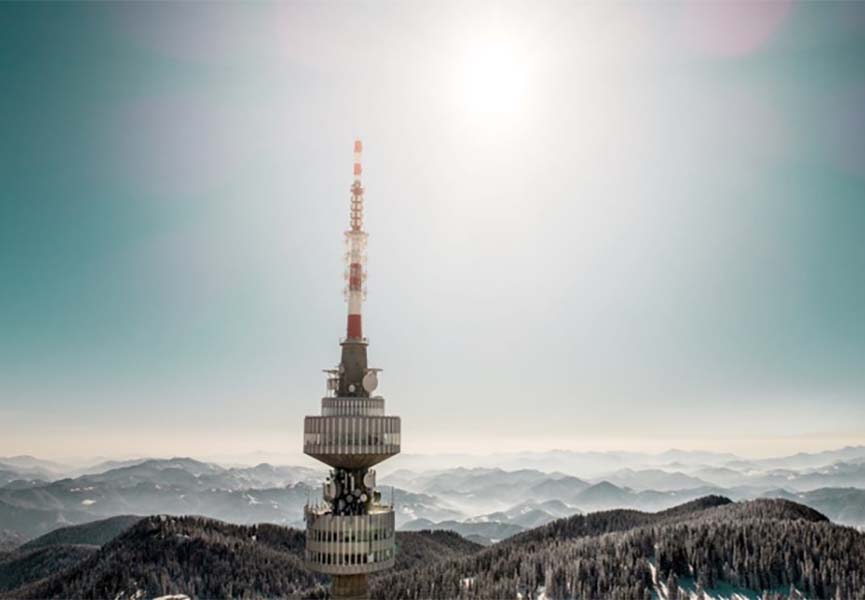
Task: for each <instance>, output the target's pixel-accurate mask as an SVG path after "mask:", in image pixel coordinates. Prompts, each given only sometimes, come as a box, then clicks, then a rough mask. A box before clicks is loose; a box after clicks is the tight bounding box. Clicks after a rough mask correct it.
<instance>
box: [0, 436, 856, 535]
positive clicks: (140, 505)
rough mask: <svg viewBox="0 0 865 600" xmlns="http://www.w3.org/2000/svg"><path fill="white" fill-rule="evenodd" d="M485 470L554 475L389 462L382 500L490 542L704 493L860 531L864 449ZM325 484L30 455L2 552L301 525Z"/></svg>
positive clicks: (12, 465)
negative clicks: (122, 518) (49, 542)
mask: <svg viewBox="0 0 865 600" xmlns="http://www.w3.org/2000/svg"><path fill="white" fill-rule="evenodd" d="M450 458H453V457H450ZM487 459H488V460H490V461H491V460H493V459H494V460H498V461H499V462H500V463H501V464H502V465H504V466H519V465H522V464H532V465H536V466H541V465H543V464H544V461H546V464H547V465H548V466H546V467H543V468H515V469H507V468H502V467H479V466H475V467H471V468H466V467H459V468H448V469H439V470H436V469H420V468H419V467H423V466H424V465H431V463H430V460H431V459H429V458H422V457H412V456H408V457H405V460H400V459H395V460H394V462H396V463H398V464H399V465H400V467H399V468H398V469H397V470H395V471H391V472H390V473H386V474H384V476H382V477H380V481H381V483H382V486H381V487H382V491H383V495H384V497H385V499H388V500H389V499H390V497H391V493H392V495H393V499H394V502H395V505H396V511H397V525H398V527H399V528H400V529H402V530H405V531H418V530H424V529H442V530H451V531H456V532H457V533H459V534H460V535H462V536H464V537H466V538H468V539H470V540H472V541H475V542H479V543H482V544H490V543H492V542H495V541H499V540H503V539H506V538H509V537H510V536H513V535H515V534H518V533H520V532H521V531H524V530H526V529H530V528H533V527H538V526H540V525H544V524H545V523H549V522H551V521H553V520H555V519H560V518H563V517H569V516H572V515H578V514H584V513H588V512H592V511H598V510H607V509H615V508H630V509H637V510H642V511H659V510H664V509H666V508H669V507H672V506H675V505H677V504H681V503H683V502H687V501H689V500H693V499H695V498H699V497H702V496H706V495H710V494H716V495H723V496H725V497H729V498H732V499H733V500H745V499H753V498H762V497H766V498H784V499H787V500H792V501H795V502H797V503H800V504H803V505H806V506H810V507H812V508H814V509H816V510H818V511H820V512H821V513H822V514H825V515H826V516H827V517H829V518H830V519H831V520H832V521H834V522H837V523H840V524H845V525H852V526H856V527H865V447H857V448H844V449H841V450H836V451H832V452H822V453H816V454H797V455H793V456H789V457H783V458H776V459H767V460H760V461H753V460H744V459H741V458H739V457H736V456H733V455H729V454H713V453H706V452H684V451H669V452H665V453H662V454H657V455H648V454H635V453H575V452H558V451H556V452H547V453H525V454H513V455H501V456H498V457H487ZM465 460H466V462H471V461H472V460H477V458H476V457H475V458H468V457H466V458H465ZM589 463H591V464H592V465H593V466H589ZM406 467H412V468H406ZM602 467H611V470H608V471H604V470H603V469H602ZM582 471H585V472H587V473H590V474H592V475H585V476H583V475H581V472H582ZM323 477H324V471H319V470H315V469H309V468H305V467H286V466H271V465H268V464H261V465H258V466H255V467H224V466H220V465H216V464H213V463H207V462H201V461H196V460H192V459H189V458H174V459H168V460H164V459H139V460H132V461H123V462H104V463H99V464H96V465H92V466H89V467H85V468H78V469H73V468H70V467H66V466H64V465H62V464H59V463H55V462H49V461H42V460H39V459H36V458H33V457H11V458H0V550H3V549H4V548H5V549H8V548H11V547H15V546H18V545H20V544H22V543H23V542H25V541H27V540H29V539H32V538H34V537H36V536H39V535H41V534H43V533H46V532H49V531H51V530H53V529H56V528H58V527H62V526H65V525H74V524H80V523H86V522H89V521H93V520H96V519H103V518H107V517H112V516H116V515H151V514H173V515H189V514H194V515H201V516H206V517H210V518H214V519H219V520H222V521H227V522H231V523H236V524H253V523H274V524H281V525H288V526H294V527H302V510H303V505H304V504H305V503H306V502H307V500H308V499H310V498H312V499H315V498H317V497H318V496H319V495H320V482H321V480H322V479H323Z"/></svg>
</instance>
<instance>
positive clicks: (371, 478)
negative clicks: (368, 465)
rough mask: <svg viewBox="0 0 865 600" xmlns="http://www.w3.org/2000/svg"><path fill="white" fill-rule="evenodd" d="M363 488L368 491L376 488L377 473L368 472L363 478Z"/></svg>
mask: <svg viewBox="0 0 865 600" xmlns="http://www.w3.org/2000/svg"><path fill="white" fill-rule="evenodd" d="M363 486H364V487H365V488H367V489H372V488H374V487H375V471H367V472H366V474H365V475H364V476H363Z"/></svg>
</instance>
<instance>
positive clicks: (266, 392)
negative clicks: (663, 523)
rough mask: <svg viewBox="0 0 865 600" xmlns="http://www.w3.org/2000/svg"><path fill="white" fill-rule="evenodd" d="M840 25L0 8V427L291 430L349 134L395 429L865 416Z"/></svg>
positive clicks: (415, 434)
mask: <svg viewBox="0 0 865 600" xmlns="http://www.w3.org/2000/svg"><path fill="white" fill-rule="evenodd" d="M863 31H865V4H862V3H820V4H817V3H793V2H784V1H777V2H761V3H756V2H755V3H673V2H670V3H653V4H644V3H596V4H593V3H576V4H574V3H552V2H551V3H519V2H511V3H492V2H490V3H486V2H477V3H456V2H454V3H447V2H446V3H423V4H421V3H411V2H406V3H371V2H370V3H367V2H352V3H339V2H333V3H317V4H316V3H313V4H310V3H265V2H256V3H58V4H54V3H20V4H11V3H10V4H4V5H2V6H0V66H2V67H0V73H2V80H0V82H2V89H3V91H2V93H0V124H2V125H0V130H2V131H3V136H2V139H0V211H2V212H0V456H9V455H16V454H28V455H34V456H38V457H45V458H52V457H63V456H73V455H74V456H78V457H87V456H131V455H160V456H173V455H180V456H193V457H196V456H199V457H206V456H217V455H225V456H231V455H234V456H239V455H243V454H246V453H250V452H255V451H259V450H260V451H263V452H266V453H271V454H273V455H280V454H284V455H286V456H292V455H296V456H298V458H299V460H300V458H301V457H302V455H301V438H302V424H303V416H304V415H308V414H316V413H317V412H318V410H319V399H320V397H321V396H322V395H323V394H324V385H325V380H324V375H323V373H322V372H321V370H322V369H326V368H331V367H333V366H334V365H335V364H336V363H337V362H338V360H339V346H338V341H339V337H340V335H342V334H343V328H344V324H345V305H344V303H343V297H342V293H341V288H342V284H343V282H342V269H343V265H342V252H343V245H342V232H343V229H344V228H345V227H346V224H347V220H348V201H349V194H348V188H349V185H350V183H351V161H352V154H351V152H352V142H353V140H354V139H355V137H361V138H362V139H363V140H364V144H365V156H364V162H365V165H364V177H365V179H364V184H365V187H366V190H367V194H366V198H367V222H366V223H367V228H368V231H369V233H370V238H369V280H368V288H369V296H368V299H367V302H366V304H365V306H364V310H365V313H364V319H365V321H364V322H365V333H366V334H367V335H368V336H369V339H370V347H369V357H370V365H371V366H373V367H381V368H383V369H384V371H383V373H382V377H381V387H380V389H379V391H380V392H381V394H382V395H383V396H384V397H385V399H386V400H387V408H388V412H389V413H391V414H395V415H400V416H401V417H402V447H403V451H404V452H406V453H408V454H427V453H434V454H449V453H464V452H469V453H473V454H483V453H490V452H505V451H523V450H526V451H531V450H536V451H538V450H548V449H553V448H563V449H571V450H581V451H583V450H597V451H606V450H614V449H617V450H628V451H637V450H640V451H649V452H660V451H663V450H666V449H669V448H674V447H675V448H683V449H689V450H711V451H720V452H732V453H735V454H739V455H742V456H746V457H768V456H780V455H785V454H793V453H796V452H800V451H804V452H813V451H819V450H827V449H834V448H839V447H842V446H845V445H858V444H865V430H863V428H862V426H861V424H862V423H865V401H863V400H865V276H863V273H865V234H863V232H865V201H863V199H865V146H863V140H865V36H863V35H862V33H863ZM297 464H300V462H299V461H298V463H297Z"/></svg>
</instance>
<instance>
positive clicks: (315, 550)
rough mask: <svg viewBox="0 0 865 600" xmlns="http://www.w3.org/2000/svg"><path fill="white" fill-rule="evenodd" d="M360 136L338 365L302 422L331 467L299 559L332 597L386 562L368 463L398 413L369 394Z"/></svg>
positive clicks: (372, 376) (373, 382)
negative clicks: (328, 585) (317, 405)
mask: <svg viewBox="0 0 865 600" xmlns="http://www.w3.org/2000/svg"><path fill="white" fill-rule="evenodd" d="M362 150H363V146H362V144H361V142H360V140H357V141H356V142H355V143H354V181H353V183H352V186H351V209H350V219H349V229H348V231H346V232H345V242H346V274H345V277H346V280H347V284H346V289H345V292H346V300H347V301H348V323H347V328H346V337H345V339H343V340H342V341H341V342H340V345H341V346H342V354H341V360H340V363H339V365H338V366H337V368H335V369H329V370H327V371H325V372H326V373H327V374H328V377H327V395H326V396H325V397H324V398H322V399H321V415H320V416H318V415H316V416H308V417H306V418H305V419H304V425H303V451H304V453H305V454H307V455H309V456H312V457H313V458H315V459H317V460H320V461H321V462H323V463H325V464H327V465H329V466H330V467H331V471H330V476H329V477H328V478H327V480H326V481H325V483H324V487H323V494H322V495H323V498H324V504H317V505H314V506H313V505H309V504H307V506H306V509H305V511H304V516H305V518H306V555H305V563H306V566H307V567H308V568H309V569H311V570H313V571H318V572H319V573H327V574H329V575H332V576H333V590H332V593H333V595H334V596H335V597H336V598H352V599H360V598H366V597H367V596H368V593H369V586H368V581H367V576H368V575H369V574H370V573H375V572H377V571H381V570H383V569H387V568H389V567H391V566H393V563H394V529H395V527H394V526H395V519H394V511H393V505H392V503H391V505H387V504H383V503H382V501H381V494H380V493H379V492H378V491H377V490H376V489H375V471H374V470H373V469H372V468H371V467H373V466H374V465H376V464H378V463H380V462H381V461H383V460H385V459H387V458H390V457H391V456H394V455H396V454H398V453H399V451H400V441H401V440H400V436H401V433H400V429H401V424H400V418H399V417H395V416H387V415H385V410H384V398H382V397H381V396H372V395H371V394H372V392H374V391H375V389H376V387H377V386H378V372H379V371H380V369H371V368H369V367H368V366H367V357H366V349H367V340H366V338H364V337H363V326H362V318H361V314H362V310H361V309H362V305H363V299H364V294H365V292H366V290H365V289H364V284H365V281H366V240H367V234H366V232H365V231H364V230H363V191H364V190H363V186H362V185H361V169H362V167H361V152H362Z"/></svg>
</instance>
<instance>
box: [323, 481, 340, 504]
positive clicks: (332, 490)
mask: <svg viewBox="0 0 865 600" xmlns="http://www.w3.org/2000/svg"><path fill="white" fill-rule="evenodd" d="M336 496H337V489H336V483H334V482H333V481H330V480H328V481H327V482H326V483H325V484H324V499H325V500H327V501H328V502H332V501H333V500H335V499H336Z"/></svg>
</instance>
